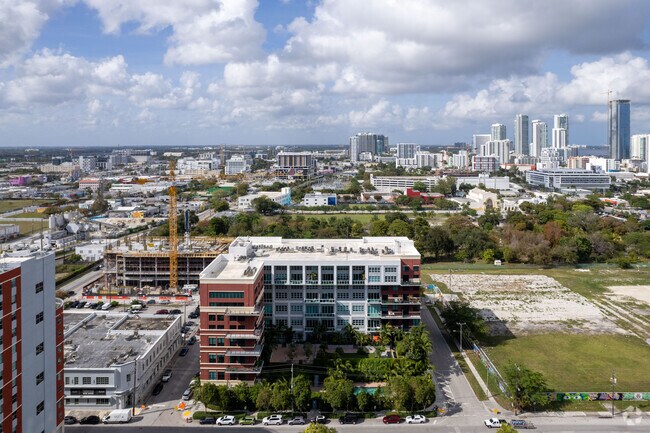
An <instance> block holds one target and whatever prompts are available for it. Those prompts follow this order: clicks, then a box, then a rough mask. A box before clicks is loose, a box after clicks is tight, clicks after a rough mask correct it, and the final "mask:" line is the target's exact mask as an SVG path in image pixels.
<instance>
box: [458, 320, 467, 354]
mask: <svg viewBox="0 0 650 433" xmlns="http://www.w3.org/2000/svg"><path fill="white" fill-rule="evenodd" d="M459 325H460V331H459V332H460V343H459V345H458V349H459V350H460V351H461V352H462V351H463V325H467V323H465V322H460V323H459Z"/></svg>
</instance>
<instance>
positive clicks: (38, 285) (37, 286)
mask: <svg viewBox="0 0 650 433" xmlns="http://www.w3.org/2000/svg"><path fill="white" fill-rule="evenodd" d="M42 291H43V282H42V281H41V282H40V283H36V293H41V292H42Z"/></svg>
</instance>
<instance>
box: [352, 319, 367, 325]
mask: <svg viewBox="0 0 650 433" xmlns="http://www.w3.org/2000/svg"><path fill="white" fill-rule="evenodd" d="M364 324H365V320H363V319H352V326H363V325H364Z"/></svg>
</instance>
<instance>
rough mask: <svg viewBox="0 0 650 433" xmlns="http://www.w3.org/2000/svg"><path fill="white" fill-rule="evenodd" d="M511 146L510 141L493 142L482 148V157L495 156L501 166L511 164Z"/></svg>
mask: <svg viewBox="0 0 650 433" xmlns="http://www.w3.org/2000/svg"><path fill="white" fill-rule="evenodd" d="M511 146H512V141H510V140H491V141H488V142H487V143H485V144H484V145H483V146H481V155H480V156H495V157H496V158H497V159H498V160H499V163H500V164H507V163H509V162H510V147H511Z"/></svg>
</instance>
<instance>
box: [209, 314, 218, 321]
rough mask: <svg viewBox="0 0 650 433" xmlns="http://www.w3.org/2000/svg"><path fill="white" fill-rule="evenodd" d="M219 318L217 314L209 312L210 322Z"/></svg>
mask: <svg viewBox="0 0 650 433" xmlns="http://www.w3.org/2000/svg"><path fill="white" fill-rule="evenodd" d="M215 320H217V315H216V314H208V321H209V322H214V321H215Z"/></svg>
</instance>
